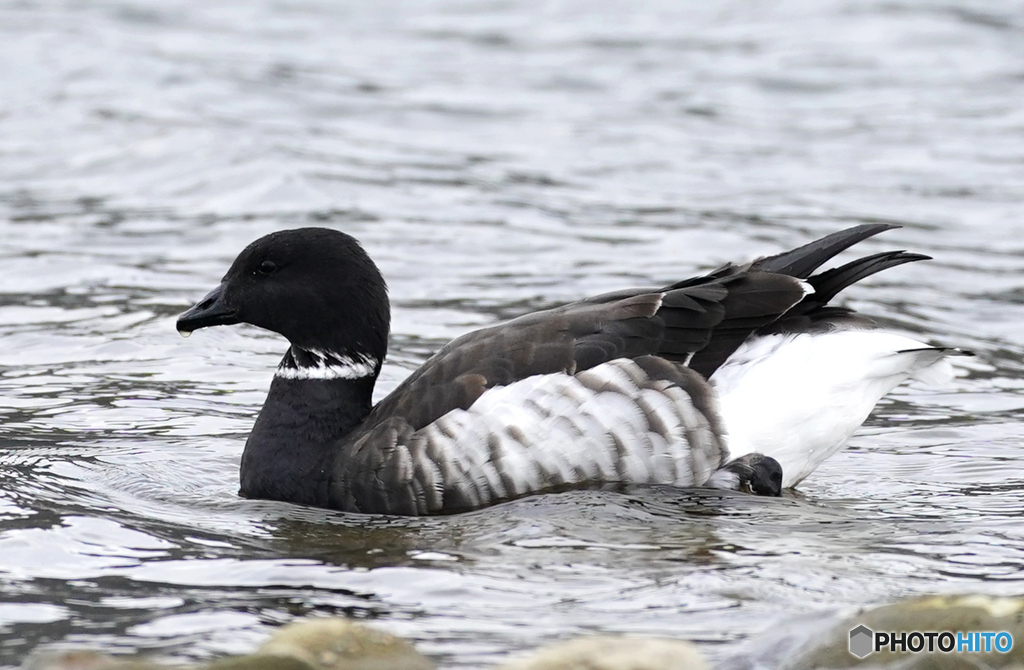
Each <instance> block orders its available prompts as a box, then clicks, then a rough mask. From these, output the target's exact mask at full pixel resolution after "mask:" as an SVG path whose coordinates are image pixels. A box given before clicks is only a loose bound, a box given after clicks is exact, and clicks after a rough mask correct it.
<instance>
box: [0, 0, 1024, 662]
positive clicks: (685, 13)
mask: <svg viewBox="0 0 1024 670" xmlns="http://www.w3.org/2000/svg"><path fill="white" fill-rule="evenodd" d="M0 82H2V84H3V89H2V90H3V95H2V96H0V518H2V523H0V664H7V665H14V664H17V663H18V662H19V661H20V659H21V658H22V657H23V656H24V655H25V654H27V653H28V652H30V651H31V650H32V649H34V648H36V647H37V646H39V645H43V644H46V643H54V642H63V643H65V644H75V645H86V646H93V647H101V648H104V649H107V650H112V651H121V650H124V651H130V650H148V651H153V652H156V653H159V654H161V655H165V656H171V657H189V656H191V657H207V656H214V655H217V654H221V653H226V652H243V651H247V650H250V649H251V648H252V647H253V646H255V644H256V643H257V642H259V641H260V640H262V639H263V638H264V637H265V636H266V634H267V633H268V631H269V630H271V629H272V628H273V627H274V626H276V625H278V624H280V623H282V622H286V621H289V620H291V619H292V618H294V617H297V616H300V615H304V614H307V613H312V612H316V613H340V614H347V615H351V616H356V617H365V618H368V619H373V620H376V621H378V622H379V623H380V624H381V625H382V626H383V627H385V628H387V629H388V630H390V631H392V632H395V633H398V634H401V635H405V636H408V637H409V638H411V639H413V640H415V641H416V642H417V644H418V645H419V646H420V648H421V649H422V650H423V651H425V652H427V653H429V654H430V655H432V656H434V657H435V658H436V659H437V660H438V661H439V662H441V663H442V664H443V665H444V666H446V667H466V668H468V667H480V666H485V665H487V664H488V663H491V662H493V661H495V660H497V659H498V658H500V657H501V656H502V655H504V654H505V653H507V652H510V651H518V650H522V649H525V648H529V647H531V646H534V645H536V644H539V643H541V642H545V641H549V640H553V639H558V638H562V637H565V636H568V635H571V634H577V633H583V632H591V631H606V632H634V633H650V634H663V635H670V636H675V637H682V638H686V639H691V640H695V641H697V642H698V643H699V644H700V645H701V646H702V648H703V649H704V651H705V652H706V653H707V654H708V655H710V656H711V657H712V658H713V659H715V660H716V661H717V662H719V663H720V664H721V665H722V667H734V666H739V665H744V664H745V663H748V662H751V659H752V658H754V659H757V660H759V661H760V662H762V663H764V664H766V665H767V666H771V665H772V664H773V662H774V661H773V656H772V655H773V654H775V655H780V654H784V653H786V652H785V649H786V644H789V643H790V642H792V640H790V639H789V638H786V639H787V642H786V643H785V644H782V643H779V644H774V643H772V644H768V646H767V647H766V646H765V645H766V640H772V639H773V637H772V636H773V635H774V636H777V635H780V633H779V632H778V631H780V630H782V629H783V628H784V627H785V626H792V625H794V622H796V623H799V622H801V621H807V620H809V619H810V618H813V619H815V620H818V621H830V620H835V619H836V617H838V616H840V615H841V614H842V613H843V612H845V611H847V610H848V609H849V608H850V607H853V606H859V605H864V604H873V603H882V602H887V601H890V600H892V599H895V598H898V597H901V596H905V595H910V594H917V593H932V592H961V591H980V592H986V593H995V594H1007V593H1011V594H1017V595H1022V594H1024V569H1022V568H1024V524H1022V522H1021V520H1022V511H1024V456H1022V455H1021V446H1020V441H1021V440H1020V436H1021V435H1022V434H1024V428H1022V427H1021V426H1020V425H1019V423H1018V422H1019V417H1020V415H1021V414H1022V411H1024V388H1022V387H1024V383H1022V381H1021V380H1022V374H1021V372H1022V364H1021V354H1022V351H1024V345H1022V343H1021V336H1020V324H1022V323H1024V275H1022V274H1021V270H1022V268H1024V105H1022V104H1021V101H1022V100H1024V4H1022V3H1021V2H1019V1H1017V2H1006V1H1002V0H991V1H990V2H970V1H968V0H951V1H950V2H946V3H936V2H931V1H928V0H919V1H914V0H891V1H884V2H883V1H875V2H870V1H869V2H850V1H846V2H844V1H840V0H825V1H820V0H783V1H782V2H776V3H768V4H766V3H761V2H753V1H752V0H748V1H739V0H737V1H731V2H730V1H726V0H723V1H722V2H714V3H707V2H675V1H668V0H664V1H661V2H645V3H617V2H608V1H603V2H582V1H580V0H577V1H575V2H559V3H531V2H526V1H525V0H519V1H515V0H505V1H497V0H494V1H484V0H472V1H470V0H466V1H456V0H445V1H442V0H432V1H430V2H425V1H422V0H419V1H416V2H413V1H408V2H399V1H394V2H386V3H354V2H353V3H335V2H329V1H328V0H322V1H320V2H317V1H313V0H308V1H305V2H302V1H298V0H297V1H294V2H286V1H284V0H281V1H278V2H264V3H257V2H242V1H241V0H236V1H235V2H217V3H211V2H207V3H200V2H185V1H183V0H177V1H171V2H163V3H150V2H144V1H142V0H136V1H134V2H132V1H125V2H66V3H49V2H38V3H37V2H31V1H30V0H25V1H22V2H5V3H0ZM879 220H881V221H889V222H894V223H899V224H902V225H903V226H904V227H903V228H902V229H900V230H897V231H892V232H890V233H887V234H886V235H884V236H882V238H879V239H878V240H873V241H871V242H869V243H866V244H864V245H862V246H863V249H865V250H868V251H876V250H881V249H889V248H908V249H912V250H914V251H921V252H925V253H928V254H931V255H933V256H934V257H935V260H934V261H932V262H930V263H927V264H924V263H922V264H916V265H912V266H906V267H901V268H898V269H895V270H892V271H890V272H888V273H886V274H885V275H884V276H881V277H878V278H875V279H872V280H870V281H867V282H865V284H864V285H859V286H858V287H857V288H856V289H854V290H852V291H850V295H849V299H848V301H849V303H850V304H852V305H854V306H856V307H858V308H860V309H862V310H864V311H866V312H868V313H870V314H873V315H876V316H878V317H880V318H881V319H882V320H885V321H887V322H889V323H891V324H892V325H894V326H897V327H900V328H902V329H904V330H906V331H910V332H914V333H920V334H923V336H925V337H929V338H931V339H932V340H933V341H936V342H941V343H944V344H951V345H957V346H963V347H969V348H971V349H973V350H975V351H976V352H977V353H978V354H979V358H978V359H977V361H976V362H975V363H973V364H972V365H971V366H970V370H969V371H968V374H967V375H966V376H964V377H962V378H959V379H957V380H955V381H954V382H953V383H952V384H951V385H949V386H948V387H945V388H941V389H925V388H917V387H906V388H901V389H899V391H898V392H897V393H896V394H895V395H894V396H893V397H892V398H890V399H889V400H887V401H885V402H884V403H883V404H882V406H881V407H880V408H879V410H878V411H877V412H876V413H875V415H874V416H873V418H872V419H870V420H869V422H868V424H867V426H866V427H865V428H864V429H863V430H862V431H861V433H860V434H858V436H857V437H856V438H855V439H854V440H853V442H852V445H851V448H850V449H849V450H847V451H846V452H844V453H842V454H840V455H838V456H837V457H835V458H833V459H831V460H830V461H828V462H827V463H826V464H825V465H824V466H823V467H822V468H821V469H820V470H819V471H818V472H816V473H815V474H814V475H813V476H812V477H811V478H810V479H808V480H807V481H806V482H805V483H804V485H802V487H801V490H800V493H799V494H797V495H794V496H791V497H787V498H784V499H781V500H764V499H756V498H751V497H747V496H736V495H721V494H714V493H701V492H687V491H678V490H668V489H649V490H640V491H636V492H634V493H631V494H615V493H607V492H580V493H571V494H565V495H556V496H546V497H536V498H530V499H525V500H520V501H517V502H513V503H509V504H505V505H501V506H498V507H495V508H492V509H487V510H482V511H479V512H475V513H471V514H463V515H458V516H453V517H448V518H440V519H388V518H373V517H360V516H347V515H344V514H338V513H332V512H326V511H321V510H312V509H303V508H298V507H294V506H289V505H283V504H275V503H268V502H259V501H249V500H242V499H240V498H238V497H237V496H236V495H235V490H236V486H237V466H238V459H239V455H240V452H241V447H242V443H243V441H244V438H245V435H246V434H247V432H248V430H249V428H250V426H251V424H252V421H253V415H254V413H255V411H256V410H257V409H258V408H259V406H260V404H261V402H262V400H263V397H264V393H265V390H266V387H267V385H268V383H269V380H270V377H271V373H272V369H273V367H274V366H275V365H276V363H277V361H278V358H279V356H280V354H281V352H282V351H283V349H284V345H283V343H282V342H281V341H280V340H279V339H278V338H276V336H272V335H270V334H268V333H265V332H261V331H256V330H255V329H244V328H236V329H214V330H211V331H202V332H200V333H198V334H197V335H196V336H195V337H193V338H191V339H189V340H188V341H185V340H182V339H181V338H179V337H178V336H177V334H176V333H175V330H174V323H173V320H174V316H175V315H176V314H177V313H178V312H180V311H181V310H183V309H184V308H185V307H186V306H188V305H189V304H191V303H192V302H193V301H194V300H196V299H197V298H198V297H200V296H201V295H202V294H203V293H204V292H205V291H206V290H207V289H209V288H211V287H212V286H213V285H214V284H215V283H216V282H217V281H218V279H219V277H220V276H221V274H222V273H223V272H224V270H225V269H226V267H227V265H228V263H229V262H230V261H231V259H232V258H233V257H234V255H235V254H236V253H237V251H238V250H239V249H241V247H242V246H244V245H245V244H247V243H248V242H249V241H251V240H252V239H254V238H256V237H258V236H260V235H262V234H264V233H266V232H269V231H271V230H275V229H279V228H285V227H294V226H299V225H328V226H334V227H338V228H340V229H343V230H346V231H348V232H350V233H352V234H354V235H356V236H357V237H359V238H360V239H361V240H363V241H364V243H365V245H366V246H367V248H368V249H369V250H370V252H371V254H372V255H373V256H374V258H375V259H377V261H378V262H379V264H380V265H381V267H382V270H383V272H384V274H385V275H386V277H387V278H388V281H389V283H390V286H391V290H392V296H393V302H394V307H395V324H394V337H393V344H392V346H393V350H392V354H391V356H390V358H389V360H388V363H387V365H386V367H385V371H384V377H383V379H382V382H381V384H380V389H379V391H380V393H381V394H383V393H386V392H387V391H388V390H390V389H391V388H393V387H394V386H395V384H397V382H398V381H400V380H401V379H402V378H403V377H404V376H405V375H406V374H408V373H409V371H410V370H412V369H414V368H415V367H416V366H417V365H418V364H419V363H420V362H422V361H423V360H424V359H425V358H426V356H427V355H428V354H429V352H431V351H432V350H433V349H435V348H436V347H438V346H439V345H440V344H442V343H443V342H445V341H446V340H447V339H449V338H451V337H453V336H455V335H458V334H460V333H463V332H465V331H466V330H468V329H471V328H474V327H477V326H480V325H482V324H488V323H493V322H495V321H496V320H498V319H501V318H505V317H508V316H512V315H516V314H519V313H522V312H524V311H527V310H531V309H536V308H540V307H545V306H549V305H553V304H557V303H559V302H563V301H567V300H570V299H575V298H578V297H581V296H584V295H588V294H593V293H598V292H601V291H604V290H608V289H612V288H616V287H622V286H627V285H638V284H647V283H659V282H665V281H667V280H669V279H673V278H677V277H681V276H686V275H688V274H690V273H693V272H695V271H698V270H700V269H705V268H708V267H710V266H713V265H716V264H718V263H721V262H724V261H726V260H736V259H744V258H751V257H753V256H755V255H758V254H762V253H766V252H771V251H777V250H781V249H783V248H786V247H789V246H794V245H796V244H799V243H802V242H804V241H807V240H808V239H810V238H811V237H812V236H816V235H822V234H825V233H827V232H831V231H833V230H837V229H840V228H842V227H845V226H849V225H853V224H856V223H860V222H865V221H879ZM766 648H768V649H770V651H767V652H766V651H764V650H765V649H766ZM766 654H767V655H766ZM775 660H777V659H775Z"/></svg>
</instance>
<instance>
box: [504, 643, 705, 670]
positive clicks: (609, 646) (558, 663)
mask: <svg viewBox="0 0 1024 670" xmlns="http://www.w3.org/2000/svg"><path fill="white" fill-rule="evenodd" d="M708 667H709V666H708V664H707V663H706V662H705V661H704V658H703V657H702V656H701V654H700V652H699V651H697V648H696V647H694V646H693V645H692V644H690V643H689V642H683V641H681V640H670V639H665V638H656V637H630V636H626V635H595V636H593V637H582V638H577V639H575V640H569V641H567V642H558V643H556V644H552V645H548V646H545V647H541V648H540V649H538V650H537V651H535V652H533V653H532V654H530V655H529V656H527V657H525V658H523V659H522V660H518V661H513V662H511V663H507V664H505V665H502V666H499V667H498V668H497V669H496V670H707V669H708Z"/></svg>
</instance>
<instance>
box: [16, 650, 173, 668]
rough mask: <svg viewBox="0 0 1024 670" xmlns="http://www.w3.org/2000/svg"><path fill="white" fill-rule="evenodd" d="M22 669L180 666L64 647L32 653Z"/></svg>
mask: <svg viewBox="0 0 1024 670" xmlns="http://www.w3.org/2000/svg"><path fill="white" fill-rule="evenodd" d="M21 667H22V670H180V669H181V668H182V666H177V667H175V666H170V665H163V664H160V663H156V662H154V661H151V660H149V659H147V658H144V657H141V656H111V655H110V654H104V653H102V652H99V651H94V650H91V649H65V650H60V651H43V652H41V653H33V654H32V655H31V656H29V657H28V658H27V659H26V660H25V662H24V663H22V664H21Z"/></svg>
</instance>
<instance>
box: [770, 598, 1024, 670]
mask: <svg viewBox="0 0 1024 670" xmlns="http://www.w3.org/2000/svg"><path fill="white" fill-rule="evenodd" d="M859 626H863V627H864V628H865V629H866V630H861V631H859V632H858V631H856V629H857V627H859ZM914 631H916V632H938V633H941V632H943V631H949V632H950V633H952V634H953V638H954V639H956V637H957V633H972V632H996V633H998V632H1003V631H1005V632H1006V633H1009V634H1010V635H1011V636H1012V640H1013V646H1012V648H1011V649H1009V650H1008V651H1005V652H999V651H996V650H995V648H994V646H993V647H992V648H991V651H983V649H984V645H985V643H984V641H983V640H981V639H980V638H978V637H974V638H967V639H968V643H970V642H971V641H973V642H974V643H977V644H978V647H979V649H982V650H978V651H957V650H956V647H955V646H954V651H951V652H948V653H943V652H942V651H939V650H938V640H937V639H935V640H933V642H932V647H933V649H934V651H932V652H928V651H927V648H928V647H927V644H928V642H927V640H925V641H924V645H925V647H924V650H922V651H919V652H916V653H914V652H910V651H902V650H901V651H891V650H890V649H889V648H888V647H884V648H883V649H882V650H880V651H874V647H875V644H874V634H875V633H877V632H882V633H910V632H914ZM851 632H853V634H854V636H856V637H857V639H855V641H854V642H853V645H854V647H855V651H858V653H859V654H861V655H862V656H863V657H862V658H858V656H856V655H854V654H853V653H851V651H850V649H851ZM823 638H824V639H823V641H822V642H821V643H820V644H815V645H810V646H808V647H807V648H805V649H804V650H803V651H802V652H798V653H797V654H796V655H795V657H794V658H793V660H792V661H791V662H790V663H787V664H786V665H785V667H786V668H787V670H811V669H812V668H813V669H824V668H852V667H864V668H868V667H879V668H890V669H893V668H899V669H900V670H925V669H926V668H936V669H938V670H960V669H961V668H963V669H964V670H972V669H974V668H1010V667H1019V666H1024V599H1020V598H995V597H990V596H979V595H973V596H929V597H924V598H914V599H911V600H905V601H902V602H898V603H893V604H891V605H885V606H883V607H879V608H877V609H872V610H865V611H862V612H861V613H859V614H857V615H856V616H853V617H850V618H849V619H847V620H845V621H844V622H843V623H841V624H839V625H838V626H836V627H835V628H833V629H832V630H831V632H829V633H828V634H826V635H825V636H823ZM946 639H947V641H948V640H949V638H946ZM1005 641H1006V638H1003V642H1005ZM857 645H860V646H859V647H858V646H857Z"/></svg>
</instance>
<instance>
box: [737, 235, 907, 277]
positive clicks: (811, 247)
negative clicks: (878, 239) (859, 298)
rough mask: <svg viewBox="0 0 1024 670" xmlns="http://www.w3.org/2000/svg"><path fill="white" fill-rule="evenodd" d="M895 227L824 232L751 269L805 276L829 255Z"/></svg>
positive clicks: (759, 260) (751, 266) (760, 261)
mask: <svg viewBox="0 0 1024 670" xmlns="http://www.w3.org/2000/svg"><path fill="white" fill-rule="evenodd" d="M893 228H899V226H897V225H894V224H891V223H865V224H863V225H860V226H854V227H853V228H847V229H846V230H840V231H839V232H837V233H832V234H831V235H826V236H825V237H823V238H821V239H820V240H815V241H814V242H809V243H808V244H805V245H803V246H802V247H797V248H796V249H793V250H792V251H785V252H783V253H781V254H776V255H775V256H766V257H765V258H761V259H758V260H756V261H754V262H753V263H751V265H750V269H751V270H762V271H764V272H777V273H779V274H784V275H789V276H790V277H798V278H800V279H807V278H808V277H810V276H811V273H812V272H814V271H815V270H817V269H818V268H819V267H821V266H822V264H823V263H825V262H826V261H828V260H829V259H831V258H832V257H833V256H836V255H838V254H839V253H841V252H843V251H845V250H846V249H849V248H850V247H852V246H853V245H855V244H857V243H858V242H860V241H862V240H866V239H867V238H869V237H872V236H874V235H877V234H879V233H882V232H885V231H886V230H891V229H893Z"/></svg>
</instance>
